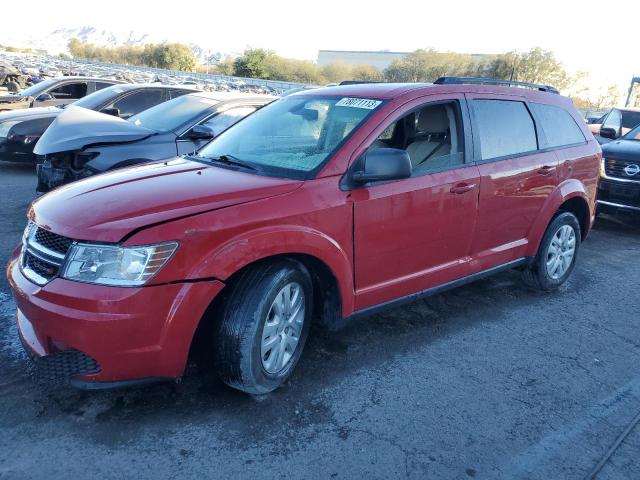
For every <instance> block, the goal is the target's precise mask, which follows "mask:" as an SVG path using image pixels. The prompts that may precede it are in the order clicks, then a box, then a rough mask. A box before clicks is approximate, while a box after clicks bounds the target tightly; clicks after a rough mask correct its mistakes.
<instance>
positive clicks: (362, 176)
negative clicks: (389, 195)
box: [351, 148, 411, 183]
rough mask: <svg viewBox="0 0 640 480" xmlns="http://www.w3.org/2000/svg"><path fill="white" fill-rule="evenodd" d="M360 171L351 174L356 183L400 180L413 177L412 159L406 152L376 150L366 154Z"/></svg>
mask: <svg viewBox="0 0 640 480" xmlns="http://www.w3.org/2000/svg"><path fill="white" fill-rule="evenodd" d="M358 163H359V167H360V168H359V169H357V170H355V171H354V172H352V174H351V178H352V179H353V181H354V182H356V183H367V182H379V181H383V180H399V179H401V178H409V177H410V176H411V159H410V158H409V154H408V153H407V152H406V151H405V150H400V149H398V148H374V149H372V150H369V151H368V152H367V153H365V154H364V157H362V158H361V160H360V161H359V162H358Z"/></svg>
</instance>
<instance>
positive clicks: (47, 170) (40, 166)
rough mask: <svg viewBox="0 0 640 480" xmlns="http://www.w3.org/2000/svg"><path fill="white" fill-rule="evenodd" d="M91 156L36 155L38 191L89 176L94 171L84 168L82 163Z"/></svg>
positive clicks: (51, 188) (71, 154)
mask: <svg viewBox="0 0 640 480" xmlns="http://www.w3.org/2000/svg"><path fill="white" fill-rule="evenodd" d="M91 158H93V157H92V156H88V155H82V154H73V153H70V154H65V155H63V156H56V157H49V156H48V155H46V156H44V157H42V156H40V157H38V159H37V164H36V173H37V175H38V186H37V187H36V191H37V192H38V193H47V192H49V191H51V190H53V189H55V188H58V187H61V186H62V185H65V184H67V183H71V182H75V181H76V180H81V179H83V178H87V177H90V176H91V175H94V174H95V173H96V172H92V171H91V170H89V169H87V168H84V167H83V166H82V165H83V164H84V163H86V162H88V161H89V160H91Z"/></svg>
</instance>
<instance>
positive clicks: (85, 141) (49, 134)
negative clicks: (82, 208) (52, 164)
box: [33, 105, 156, 155]
mask: <svg viewBox="0 0 640 480" xmlns="http://www.w3.org/2000/svg"><path fill="white" fill-rule="evenodd" d="M155 133H156V132H154V131H153V130H149V129H148V128H144V127H139V126H138V125H135V124H134V123H132V122H127V121H126V120H123V119H121V118H119V117H115V116H113V115H106V114H104V113H99V112H94V111H93V110H88V109H86V108H82V107H76V106H74V105H71V106H69V107H67V108H65V109H64V110H63V111H62V113H61V114H59V115H58V117H57V118H56V119H55V120H54V122H53V123H52V124H51V126H50V127H49V128H48V129H47V131H46V132H45V133H44V135H42V137H41V138H40V140H39V141H38V143H36V146H35V148H34V149H33V152H34V153H35V154H36V155H48V154H50V153H57V152H68V151H74V150H82V149H83V148H86V147H88V146H90V145H96V144H105V143H127V142H134V141H137V140H142V139H144V138H147V137H149V136H151V135H155Z"/></svg>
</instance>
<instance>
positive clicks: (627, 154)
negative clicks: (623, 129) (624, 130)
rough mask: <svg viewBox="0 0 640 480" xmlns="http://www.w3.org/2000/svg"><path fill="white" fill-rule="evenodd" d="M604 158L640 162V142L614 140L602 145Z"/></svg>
mask: <svg viewBox="0 0 640 480" xmlns="http://www.w3.org/2000/svg"><path fill="white" fill-rule="evenodd" d="M602 156H603V157H605V158H607V157H611V158H615V159H618V160H627V161H632V162H640V141H636V140H614V141H611V142H609V143H607V144H605V145H602Z"/></svg>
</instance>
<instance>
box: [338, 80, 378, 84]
mask: <svg viewBox="0 0 640 480" xmlns="http://www.w3.org/2000/svg"><path fill="white" fill-rule="evenodd" d="M363 83H384V82H379V81H377V80H343V81H341V82H340V83H339V84H338V85H361V84H363Z"/></svg>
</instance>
